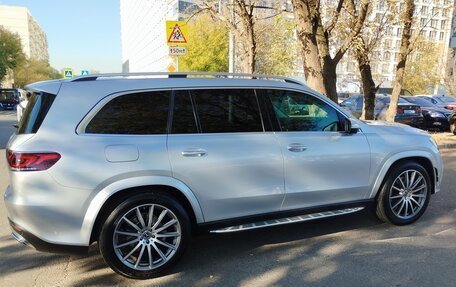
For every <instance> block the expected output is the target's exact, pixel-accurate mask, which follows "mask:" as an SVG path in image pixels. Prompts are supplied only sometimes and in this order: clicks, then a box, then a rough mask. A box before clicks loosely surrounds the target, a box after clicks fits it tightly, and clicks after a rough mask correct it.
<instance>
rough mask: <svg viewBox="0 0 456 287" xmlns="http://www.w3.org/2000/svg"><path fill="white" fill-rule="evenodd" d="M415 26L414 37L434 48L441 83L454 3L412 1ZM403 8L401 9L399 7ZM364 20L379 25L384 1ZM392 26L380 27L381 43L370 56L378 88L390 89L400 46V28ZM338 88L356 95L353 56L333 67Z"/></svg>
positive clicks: (449, 0) (384, 10)
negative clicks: (335, 68)
mask: <svg viewBox="0 0 456 287" xmlns="http://www.w3.org/2000/svg"><path fill="white" fill-rule="evenodd" d="M415 3H416V8H415V19H416V20H415V23H414V26H413V27H412V29H413V32H414V38H413V39H416V37H418V34H419V37H420V40H424V41H427V42H432V43H434V44H435V46H436V50H435V52H436V53H437V54H438V57H437V58H438V59H440V60H441V63H439V69H440V70H441V84H443V82H444V79H445V75H446V63H447V59H448V58H449V54H450V53H449V45H450V39H451V36H452V30H451V27H452V18H453V9H454V0H418V1H415ZM400 5H404V3H402V4H400ZM402 8H403V6H402ZM373 9H374V10H373V11H372V13H371V14H370V15H371V18H370V19H367V21H370V22H371V23H373V22H377V23H380V22H381V21H382V19H385V18H384V15H385V13H387V9H388V7H387V5H386V1H378V2H376V4H375V5H374V6H373ZM398 24H399V25H392V26H387V27H385V28H383V31H382V33H381V37H380V38H381V40H380V41H379V43H378V45H376V48H375V49H374V50H373V53H372V54H371V59H370V60H371V69H372V75H373V78H374V81H375V82H376V84H377V85H378V84H382V86H385V87H387V86H392V82H393V81H394V77H395V68H396V65H397V58H398V55H399V49H400V45H401V36H402V26H401V23H398ZM337 75H338V86H339V87H338V88H339V89H340V90H345V91H347V92H359V90H360V86H361V85H360V79H359V78H360V76H359V70H358V63H357V62H356V59H355V58H354V56H353V55H351V54H350V53H348V54H347V55H346V56H345V57H344V58H343V60H342V61H341V62H340V63H339V65H338V67H337ZM432 92H434V93H437V92H438V87H430V93H432Z"/></svg>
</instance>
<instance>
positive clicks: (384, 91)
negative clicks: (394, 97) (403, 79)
mask: <svg viewBox="0 0 456 287" xmlns="http://www.w3.org/2000/svg"><path fill="white" fill-rule="evenodd" d="M392 93H393V88H380V89H378V91H377V94H385V95H391V94H392ZM401 96H413V95H412V93H410V92H409V91H407V90H405V89H402V90H401Z"/></svg>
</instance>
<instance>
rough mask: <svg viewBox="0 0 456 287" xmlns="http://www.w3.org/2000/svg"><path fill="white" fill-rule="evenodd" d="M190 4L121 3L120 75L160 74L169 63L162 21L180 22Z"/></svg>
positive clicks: (166, 0)
mask: <svg viewBox="0 0 456 287" xmlns="http://www.w3.org/2000/svg"><path fill="white" fill-rule="evenodd" d="M192 5H194V4H193V3H192V1H189V0H187V1H182V0H121V1H120V26H121V45H122V71H123V72H162V71H165V70H166V69H167V67H168V66H169V65H170V63H171V62H172V60H173V59H172V58H171V57H170V56H169V50H168V46H167V44H166V30H165V25H166V24H165V22H166V20H182V18H183V17H184V16H185V15H187V14H186V12H188V11H189V9H191V7H192Z"/></svg>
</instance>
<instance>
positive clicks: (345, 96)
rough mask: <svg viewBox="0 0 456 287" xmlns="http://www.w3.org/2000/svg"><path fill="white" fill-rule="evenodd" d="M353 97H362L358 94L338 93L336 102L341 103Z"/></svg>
mask: <svg viewBox="0 0 456 287" xmlns="http://www.w3.org/2000/svg"><path fill="white" fill-rule="evenodd" d="M353 96H362V95H361V94H360V93H344V92H339V93H337V101H338V103H339V104H340V103H342V102H343V101H345V100H346V99H348V98H350V97H353Z"/></svg>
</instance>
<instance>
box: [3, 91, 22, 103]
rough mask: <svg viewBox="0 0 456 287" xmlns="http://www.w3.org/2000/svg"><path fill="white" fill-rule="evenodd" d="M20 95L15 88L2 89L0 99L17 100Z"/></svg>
mask: <svg viewBox="0 0 456 287" xmlns="http://www.w3.org/2000/svg"><path fill="white" fill-rule="evenodd" d="M16 100H18V96H17V95H16V92H15V91H14V90H0V101H16Z"/></svg>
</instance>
